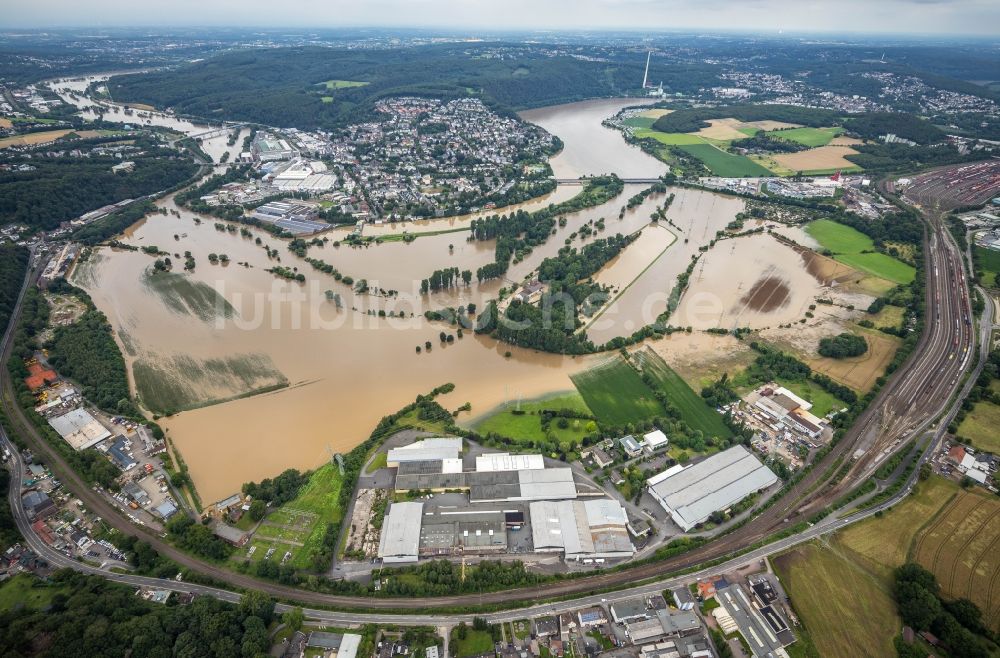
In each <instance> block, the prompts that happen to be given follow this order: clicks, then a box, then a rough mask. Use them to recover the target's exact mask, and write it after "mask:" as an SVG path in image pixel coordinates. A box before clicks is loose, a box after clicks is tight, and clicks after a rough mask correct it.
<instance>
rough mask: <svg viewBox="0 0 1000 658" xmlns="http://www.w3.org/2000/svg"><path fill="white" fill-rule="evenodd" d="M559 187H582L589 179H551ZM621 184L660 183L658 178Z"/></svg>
mask: <svg viewBox="0 0 1000 658" xmlns="http://www.w3.org/2000/svg"><path fill="white" fill-rule="evenodd" d="M553 180H554V181H555V182H556V183H558V184H559V185H583V184H584V183H586V182H587V181H588V180H590V179H589V178H554V179H553ZM622 182H623V183H645V184H647V185H652V184H653V183H660V182H662V181H661V180H660V179H659V178H623V179H622Z"/></svg>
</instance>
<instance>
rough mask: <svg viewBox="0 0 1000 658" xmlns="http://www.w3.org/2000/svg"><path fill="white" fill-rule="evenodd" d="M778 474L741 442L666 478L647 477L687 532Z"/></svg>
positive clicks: (655, 495) (656, 495) (653, 491)
mask: <svg viewBox="0 0 1000 658" xmlns="http://www.w3.org/2000/svg"><path fill="white" fill-rule="evenodd" d="M777 481H778V476H777V475H775V474H774V472H772V471H771V469H769V468H768V467H767V466H765V465H764V464H762V463H761V461H760V460H759V459H757V457H756V456H755V455H754V454H753V453H751V452H750V451H748V450H747V449H746V448H744V447H743V446H741V445H737V446H733V447H732V448H729V449H728V450H724V451H722V452H720V453H717V454H715V455H712V456H711V457H708V458H707V459H704V460H702V461H700V462H698V463H697V464H695V465H694V466H689V467H687V468H685V469H683V470H680V471H676V472H674V473H673V474H671V475H670V476H669V477H666V478H659V477H658V476H654V477H652V478H650V479H649V480H647V484H648V485H649V492H650V494H652V496H653V498H655V499H656V501H657V502H658V503H660V505H662V506H663V508H664V509H665V510H666V511H667V513H668V514H669V515H670V517H671V518H672V519H673V520H674V522H676V523H677V525H679V526H680V527H681V528H682V529H683V530H684V531H688V530H690V529H691V528H693V527H695V526H696V525H698V524H699V523H703V522H705V521H706V520H708V517H709V516H711V514H712V512H717V511H721V510H725V509H727V508H728V507H730V506H731V505H734V504H736V503H738V502H739V501H741V500H743V499H744V498H746V497H747V496H749V495H750V494H752V493H754V492H757V491H760V490H762V489H766V488H767V487H769V486H771V485H772V484H774V483H775V482H777Z"/></svg>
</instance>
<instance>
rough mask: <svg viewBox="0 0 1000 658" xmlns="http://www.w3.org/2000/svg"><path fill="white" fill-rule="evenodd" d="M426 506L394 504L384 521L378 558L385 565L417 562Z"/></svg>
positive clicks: (407, 503) (410, 503) (411, 503)
mask: <svg viewBox="0 0 1000 658" xmlns="http://www.w3.org/2000/svg"><path fill="white" fill-rule="evenodd" d="M423 515H424V504H423V503H418V502H405V503H393V504H392V505H391V506H389V511H387V512H386V514H385V518H384V519H383V520H382V536H381V537H380V538H379V543H378V556H379V557H380V558H381V559H382V561H383V562H385V563H393V562H416V561H417V558H418V557H419V556H420V524H421V521H422V520H423Z"/></svg>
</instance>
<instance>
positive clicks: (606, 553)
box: [529, 498, 635, 560]
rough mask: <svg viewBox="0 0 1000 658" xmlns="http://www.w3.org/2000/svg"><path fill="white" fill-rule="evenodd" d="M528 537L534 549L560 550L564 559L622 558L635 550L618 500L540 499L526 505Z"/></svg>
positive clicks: (540, 550)
mask: <svg viewBox="0 0 1000 658" xmlns="http://www.w3.org/2000/svg"><path fill="white" fill-rule="evenodd" d="M529 509H530V515H531V538H532V541H533V543H534V546H535V550H536V551H538V552H562V553H563V555H564V557H565V558H566V559H567V560H580V559H592V558H624V557H631V556H632V555H633V554H634V553H635V547H633V546H632V541H631V540H630V539H629V535H628V529H627V527H626V526H627V525H628V518H627V517H626V515H625V509H624V508H623V507H622V506H621V503H619V502H618V501H615V500H611V499H609V498H601V499H596V500H587V501H580V500H558V501H554V500H541V501H536V502H533V503H531V504H530V507H529Z"/></svg>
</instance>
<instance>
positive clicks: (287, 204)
mask: <svg viewBox="0 0 1000 658" xmlns="http://www.w3.org/2000/svg"><path fill="white" fill-rule="evenodd" d="M318 215H319V206H318V205H317V204H315V203H312V202H306V201H295V200H292V199H286V200H284V201H271V202H268V203H265V204H264V205H262V206H258V207H257V208H256V209H254V211H253V215H252V217H253V218H254V219H256V220H258V221H261V222H266V223H268V224H274V225H275V226H277V227H278V228H282V229H284V230H286V231H288V232H289V233H293V234H295V235H311V234H313V233H318V232H320V231H325V230H326V229H328V228H330V225H329V224H327V223H326V222H321V221H317V219H316V217H317V216H318Z"/></svg>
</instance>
